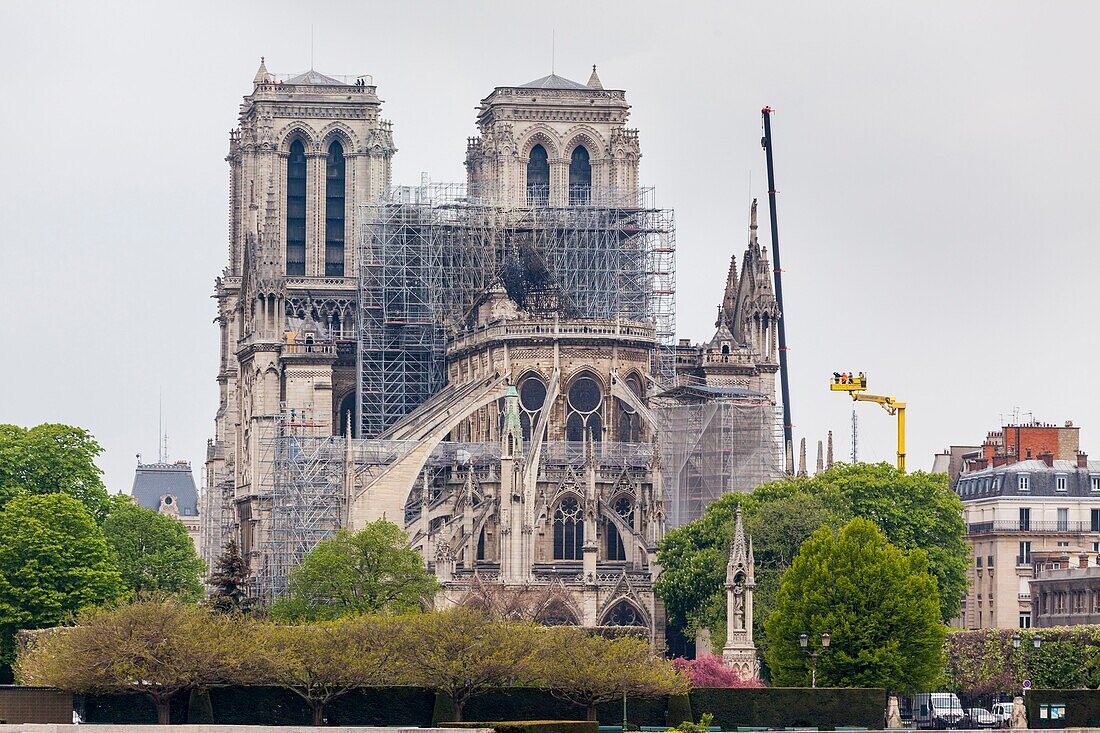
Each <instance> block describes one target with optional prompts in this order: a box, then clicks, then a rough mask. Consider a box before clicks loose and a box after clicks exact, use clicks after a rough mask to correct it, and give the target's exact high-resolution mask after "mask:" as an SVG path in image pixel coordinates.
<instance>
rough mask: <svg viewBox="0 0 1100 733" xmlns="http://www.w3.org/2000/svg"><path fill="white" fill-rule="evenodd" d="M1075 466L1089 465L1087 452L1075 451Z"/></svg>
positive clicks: (1086, 466) (1083, 466)
mask: <svg viewBox="0 0 1100 733" xmlns="http://www.w3.org/2000/svg"><path fill="white" fill-rule="evenodd" d="M1077 467H1078V468H1088V467H1089V454H1088V453H1085V452H1084V451H1081V450H1079V451H1077Z"/></svg>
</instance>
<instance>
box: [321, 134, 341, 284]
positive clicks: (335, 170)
mask: <svg viewBox="0 0 1100 733" xmlns="http://www.w3.org/2000/svg"><path fill="white" fill-rule="evenodd" d="M345 171H346V161H345V160H344V146H343V145H341V144H340V141H339V140H335V141H333V143H332V145H329V146H328V160H327V163H326V165H325V275H328V276H330V277H343V276H344V183H345V178H346V176H345Z"/></svg>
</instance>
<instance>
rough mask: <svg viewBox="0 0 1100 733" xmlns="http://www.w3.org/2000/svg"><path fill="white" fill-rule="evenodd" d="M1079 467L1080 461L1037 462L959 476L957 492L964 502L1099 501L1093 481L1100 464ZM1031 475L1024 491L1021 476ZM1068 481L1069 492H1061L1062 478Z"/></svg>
mask: <svg viewBox="0 0 1100 733" xmlns="http://www.w3.org/2000/svg"><path fill="white" fill-rule="evenodd" d="M1087 464H1088V465H1087V466H1086V467H1085V468H1078V467H1077V462H1076V461H1054V465H1053V466H1048V465H1047V464H1046V463H1045V462H1043V461H1041V460H1037V459H1031V460H1024V461H1017V462H1016V463H1012V464H1009V465H1007V466H997V467H995V468H983V469H982V470H980V471H971V472H970V473H964V474H962V475H960V476H959V479H958V481H957V482H956V483H955V493H957V494H958V495H959V498H961V499H962V500H963V501H964V502H966V501H976V500H978V499H988V498H991V497H1016V498H1026V497H1029V496H1042V497H1066V498H1076V499H1085V498H1088V499H1098V498H1100V491H1093V490H1092V478H1093V477H1094V476H1096V477H1100V461H1088V462H1087ZM1020 474H1027V476H1028V481H1027V484H1028V488H1027V490H1025V491H1021V490H1020V482H1019V476H1020ZM1059 476H1061V477H1064V478H1065V490H1064V491H1059V490H1058V485H1057V484H1058V482H1057V479H1058V477H1059Z"/></svg>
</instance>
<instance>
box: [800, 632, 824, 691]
mask: <svg viewBox="0 0 1100 733" xmlns="http://www.w3.org/2000/svg"><path fill="white" fill-rule="evenodd" d="M798 645H799V646H800V647H802V651H804V652H806V653H807V654H809V655H810V658H811V659H813V660H814V661H813V668H812V671H811V673H810V687H817V658H818V657H820V656H821V653H822V652H824V651H825V650H827V649H828V648H829V634H828V633H824V634H822V635H821V648H820V649H811V648H810V636H809V634H799V636H798Z"/></svg>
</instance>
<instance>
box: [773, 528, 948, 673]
mask: <svg viewBox="0 0 1100 733" xmlns="http://www.w3.org/2000/svg"><path fill="white" fill-rule="evenodd" d="M937 599H938V595H937V593H936V580H935V578H933V577H932V575H931V574H930V573H929V572H928V557H927V555H926V554H925V552H924V551H923V550H912V551H910V552H909V553H904V552H902V551H901V550H899V549H898V548H897V547H895V546H893V545H891V544H890V543H889V542H887V540H886V537H885V536H884V535H883V533H882V532H880V531H879V530H878V528H877V527H876V526H875V525H874V524H872V523H871V522H869V521H867V520H865V519H859V518H857V519H853V520H852V521H851V522H849V523H848V524H847V525H845V526H844V527H843V528H842V529H841V530H840V531H839V532H838V533H834V532H833V531H832V530H830V529H828V528H823V529H820V530H818V531H817V532H815V533H814V534H813V536H811V537H810V539H809V540H807V541H806V542H805V543H804V544H803V545H802V549H801V550H800V551H799V553H798V555H797V556H796V557H795V559H794V561H793V562H792V563H791V566H790V568H788V569H787V571H786V572H785V573H784V574H783V580H782V582H781V584H780V587H779V592H778V594H777V595H776V598H775V606H774V610H773V611H772V612H771V614H770V615H769V616H768V620H767V623H766V625H765V631H766V633H767V636H768V641H769V645H768V652H767V654H768V664H769V667H770V669H771V674H772V681H773V683H774V684H776V685H780V686H792V687H793V686H799V685H801V686H805V685H808V684H809V682H810V667H811V664H812V662H811V659H810V657H809V655H807V654H806V653H805V652H804V651H803V650H802V648H801V647H800V645H799V635H800V634H807V635H808V636H809V637H810V639H811V643H814V644H815V645H817V644H819V642H818V640H819V639H820V638H821V635H822V634H823V633H828V634H829V635H830V637H831V639H830V641H831V644H830V646H829V650H828V651H827V652H824V653H822V654H821V656H820V658H819V659H818V662H817V675H818V684H820V685H825V686H837V687H885V688H887V689H890V690H898V691H904V692H915V691H917V690H927V689H932V686H933V685H935V684H936V683H937V682H939V681H940V680H941V679H942V673H943V643H944V635H945V628H944V626H943V624H942V623H941V621H940V609H939V603H938V601H937Z"/></svg>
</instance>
